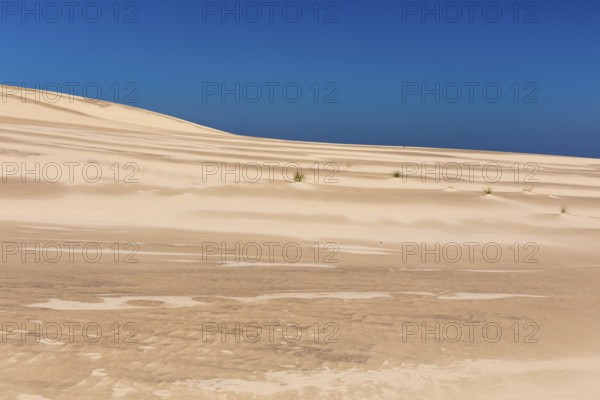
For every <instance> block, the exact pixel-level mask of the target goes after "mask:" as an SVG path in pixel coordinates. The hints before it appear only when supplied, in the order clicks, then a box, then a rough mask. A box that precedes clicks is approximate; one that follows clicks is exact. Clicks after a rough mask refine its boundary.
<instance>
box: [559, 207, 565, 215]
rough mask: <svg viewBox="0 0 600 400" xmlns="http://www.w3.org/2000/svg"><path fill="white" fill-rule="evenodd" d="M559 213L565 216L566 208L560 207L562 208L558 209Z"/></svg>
mask: <svg viewBox="0 0 600 400" xmlns="http://www.w3.org/2000/svg"><path fill="white" fill-rule="evenodd" d="M560 213H561V214H567V206H562V207H561V208H560Z"/></svg>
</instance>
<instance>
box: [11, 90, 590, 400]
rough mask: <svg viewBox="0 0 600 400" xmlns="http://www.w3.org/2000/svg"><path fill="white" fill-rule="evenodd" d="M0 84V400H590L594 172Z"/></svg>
mask: <svg viewBox="0 0 600 400" xmlns="http://www.w3.org/2000/svg"><path fill="white" fill-rule="evenodd" d="M1 90H2V91H1V94H2V102H1V103H0V160H1V162H2V165H1V168H2V181H1V183H0V236H1V242H2V254H1V257H2V259H1V264H0V285H1V288H2V290H1V291H0V321H1V322H2V326H1V329H0V370H1V371H2V377H1V379H0V399H82V398H86V399H107V398H116V399H169V398H172V399H284V400H286V399H289V400H291V399H391V400H397V399H486V400H496V399H598V398H600V397H599V396H600V340H598V332H599V331H600V317H599V316H598V309H599V308H600V160H598V159H583V158H571V157H559V156H546V155H530V154H510V153H492V152H480V151H464V150H443V149H427V148H401V147H384V146H358V145H333V144H322V143H303V142H288V141H282V140H269V139H261V138H251V137H242V136H237V135H232V134H228V133H225V132H221V131H218V130H214V129H210V128H206V127H202V126H198V125H195V124H192V123H188V122H185V121H181V120H178V119H175V118H171V117H167V116H163V115H159V114H155V113H152V112H149V111H145V110H140V109H135V108H131V107H126V106H122V105H117V104H110V103H104V102H91V101H88V100H84V99H81V98H73V97H67V96H63V97H62V98H61V99H60V101H58V102H55V103H50V102H48V101H43V97H41V98H40V99H38V100H39V101H38V100H36V99H34V98H32V96H29V98H28V99H23V98H21V97H18V96H15V95H10V94H8V93H10V92H12V91H11V90H8V89H6V88H3V89H1ZM51 98H54V97H51ZM232 118H234V116H232ZM374 129H375V128H374ZM368 134H369V132H365V135H368ZM399 134H402V135H410V134H411V132H399ZM482 134H483V133H482ZM565 140H568V137H566V139H565ZM266 163H267V164H268V166H265V165H266ZM423 163H426V164H427V165H428V170H429V171H430V172H429V173H430V175H429V176H426V177H425V179H423V178H422V176H421V175H419V174H416V173H414V171H413V170H411V169H410V168H412V167H410V168H407V165H410V166H415V165H416V166H421V165H423ZM36 165H39V168H38V167H37V166H36ZM257 165H258V166H262V168H261V169H257V168H256V166H257ZM294 165H299V166H301V167H302V171H303V173H304V175H305V176H304V178H305V179H304V182H294V181H293V179H285V176H287V177H288V178H290V177H291V178H293V177H294V174H295V171H296V170H295V167H294ZM457 165H459V166H463V168H464V172H465V174H464V175H463V176H462V177H459V178H458V179H453V178H454V177H455V176H456V173H455V172H454V171H455V170H456V168H455V167H456V166H457ZM466 165H475V166H474V167H473V171H474V173H473V174H472V176H470V175H468V174H467V172H468V169H467V168H468V167H466ZM515 165H517V167H515ZM57 166H58V167H57ZM69 166H70V167H69ZM90 166H91V167H90ZM436 166H437V167H436ZM489 166H494V168H497V167H499V168H500V171H501V172H502V176H501V177H500V179H497V181H496V180H494V181H492V180H493V179H490V178H489V176H491V177H492V178H494V175H495V173H494V170H493V169H492V171H491V172H490V171H488V172H489V175H488V178H486V179H484V176H483V169H485V168H486V167H489ZM84 167H86V168H87V169H86V174H85V175H84V173H83V171H82V169H83V168H84ZM88 167H89V168H88ZM286 167H287V168H286ZM15 168H16V169H15ZM57 168H58V169H57ZM69 168H72V171H69ZM215 168H216V170H215ZM224 168H225V169H226V170H227V171H229V172H228V175H227V174H226V175H224V176H222V175H221V173H220V171H219V170H223V169H224ZM36 169H37V172H36ZM436 169H437V170H438V172H439V171H440V170H444V169H445V171H446V172H447V174H446V175H442V178H441V179H439V181H437V182H436V177H435V172H433V173H432V172H431V171H432V170H433V171H435V170H436ZM57 170H58V171H60V172H61V174H60V176H59V177H57V175H56V171H57ZM98 170H99V171H100V172H101V176H98V179H96V176H97V174H96V173H95V171H98ZM257 170H262V177H261V179H258V180H257V179H255V177H256V172H257ZM395 170H398V171H401V172H402V173H403V175H402V176H401V177H399V178H394V177H393V176H392V172H393V171H395ZM517 170H518V174H516V171H517ZM24 171H29V172H24ZM32 171H33V172H32ZM214 171H217V173H214ZM231 171H233V172H231ZM240 171H241V172H240ZM317 171H318V173H317ZM532 171H533V173H534V176H533V178H532V179H534V180H537V182H532V179H531V177H530V176H529V175H530V174H531V173H532ZM70 172H73V174H72V176H70V175H71V174H70ZM236 174H238V176H236ZM285 174H287V175H285ZM36 175H39V176H36ZM271 175H272V176H271ZM516 175H518V177H516ZM528 176H529V177H528ZM36 178H40V179H36ZM55 178H56V179H55ZM71 178H72V179H71ZM447 178H449V179H447ZM450 180H452V182H450ZM487 188H489V189H490V191H491V193H487V194H486V193H485V190H486V189H487ZM563 207H565V210H564V211H565V212H563V210H562V208H563ZM74 243H76V245H75V244H74ZM467 243H476V244H477V246H476V247H468V245H466V244H467ZM436 244H437V246H439V247H438V248H437V249H438V250H436ZM490 244H493V246H491V250H490V246H489V245H490ZM69 246H73V247H69ZM269 246H271V247H269ZM415 246H417V247H415ZM484 246H486V249H487V250H490V251H489V252H488V253H486V255H485V256H484V255H483V254H482V248H483V247H484ZM84 247H85V248H86V249H87V250H86V251H91V253H90V252H87V253H86V252H84V251H83V250H82V249H83V248H84ZM457 247H458V248H460V249H462V251H463V252H464V254H463V256H462V257H461V258H460V259H458V260H457V261H452V260H454V258H453V256H454V254H455V253H454V250H455V249H456V248H457ZM90 248H91V249H92V250H90ZM283 248H285V249H286V252H284V251H283V250H282V249H283ZM416 248H418V249H420V250H423V251H421V252H418V253H416V255H415V251H416V250H415V249H416ZM73 249H75V250H73ZM94 249H95V251H96V254H97V253H98V249H100V250H99V251H100V252H101V254H100V255H101V257H100V258H98V259H96V258H94ZM268 249H275V250H274V251H273V252H272V254H271V252H270V251H269V255H266V254H265V253H266V252H267V250H268ZM498 249H500V251H502V257H500V258H498V259H495V258H494V257H495V252H497V251H498ZM221 250H223V251H221ZM259 253H260V254H259ZM259 255H260V257H259ZM436 257H437V258H438V259H437V260H436ZM238 327H239V328H238ZM71 333H72V335H71ZM299 333H301V335H300V334H299ZM422 334H424V335H422ZM38 339H39V340H38Z"/></svg>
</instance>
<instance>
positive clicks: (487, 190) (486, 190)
mask: <svg viewBox="0 0 600 400" xmlns="http://www.w3.org/2000/svg"><path fill="white" fill-rule="evenodd" d="M483 193H485V194H486V195H489V194H492V188H491V187H489V186H488V187H486V188H485V189H484V190H483Z"/></svg>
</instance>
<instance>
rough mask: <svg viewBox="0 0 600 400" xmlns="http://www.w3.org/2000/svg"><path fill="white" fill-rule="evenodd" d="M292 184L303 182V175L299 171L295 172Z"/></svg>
mask: <svg viewBox="0 0 600 400" xmlns="http://www.w3.org/2000/svg"><path fill="white" fill-rule="evenodd" d="M294 182H304V174H303V173H302V172H300V171H296V175H294Z"/></svg>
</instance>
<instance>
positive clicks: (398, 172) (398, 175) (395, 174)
mask: <svg viewBox="0 0 600 400" xmlns="http://www.w3.org/2000/svg"><path fill="white" fill-rule="evenodd" d="M392 176H393V177H394V178H402V172H400V171H399V170H395V171H394V172H393V173H392Z"/></svg>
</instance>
